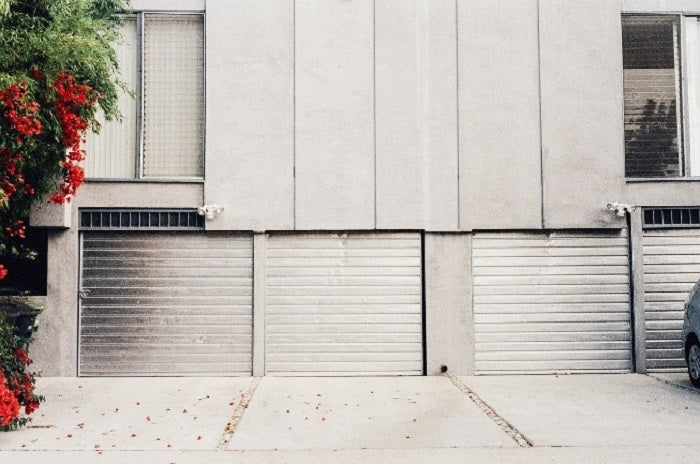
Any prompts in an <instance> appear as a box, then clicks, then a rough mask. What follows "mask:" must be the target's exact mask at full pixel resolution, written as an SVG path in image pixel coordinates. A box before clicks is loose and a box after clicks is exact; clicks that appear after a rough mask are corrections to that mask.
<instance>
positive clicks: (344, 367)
mask: <svg viewBox="0 0 700 464" xmlns="http://www.w3.org/2000/svg"><path fill="white" fill-rule="evenodd" d="M265 320H266V324H265V334H266V345H265V346H266V353H265V365H266V373H267V374H271V375H420V374H422V372H423V356H422V353H423V348H422V324H423V321H422V283H421V237H420V235H419V234H417V233H401V234H398V233H392V234H389V233H387V234H369V233H368V234H347V235H346V234H330V233H324V234H304V235H273V236H270V237H269V238H268V240H267V278H266V316H265Z"/></svg>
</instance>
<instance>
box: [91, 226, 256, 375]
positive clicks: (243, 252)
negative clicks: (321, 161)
mask: <svg viewBox="0 0 700 464" xmlns="http://www.w3.org/2000/svg"><path fill="white" fill-rule="evenodd" d="M82 244H83V246H82V268H81V274H82V277H81V288H82V290H84V291H85V292H86V293H87V295H88V296H86V297H83V298H82V299H81V301H82V303H81V310H80V363H79V370H80V375H95V376H108V375H130V376H131V375H148V376H151V375H250V374H251V369H252V287H253V244H252V237H250V236H241V235H233V234H223V233H222V234H218V233H217V234H212V233H208V234H203V233H136V232H127V233H104V232H94V233H84V234H83V240H82Z"/></svg>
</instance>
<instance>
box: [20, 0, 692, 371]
mask: <svg viewBox="0 0 700 464" xmlns="http://www.w3.org/2000/svg"><path fill="white" fill-rule="evenodd" d="M132 5H133V7H134V10H135V11H136V12H137V14H136V16H135V17H134V19H133V21H132V22H128V23H127V24H133V34H132V35H133V41H134V42H135V43H138V44H140V45H135V46H134V47H135V48H134V50H136V52H134V53H133V57H134V60H135V61H134V63H135V64H134V65H133V70H134V71H133V72H134V74H133V82H134V85H136V86H137V87H138V88H139V91H138V92H137V98H136V103H134V105H133V106H134V108H133V109H131V110H130V109H129V108H128V107H127V106H125V107H124V108H127V109H126V111H127V112H128V111H133V114H134V119H133V120H134V130H133V131H132V132H131V133H130V134H131V135H129V136H128V137H132V136H133V140H131V139H129V140H131V141H130V142H127V141H125V140H126V139H125V137H127V136H125V135H123V134H122V133H120V132H113V133H112V134H113V137H112V138H111V139H109V138H108V137H107V136H105V135H101V137H102V139H101V140H102V142H95V143H93V142H90V145H89V147H92V148H94V150H95V151H97V152H99V153H100V155H99V156H102V158H100V159H102V160H110V159H112V158H115V159H116V158H118V159H119V160H121V161H118V162H124V163H126V161H124V159H126V158H129V159H130V161H129V163H131V164H129V166H130V167H127V168H125V169H126V171H123V170H122V171H120V169H121V168H114V167H113V166H112V167H110V166H108V165H107V164H104V165H98V164H95V165H94V166H93V167H88V176H89V178H88V182H87V183H86V184H85V185H84V186H83V187H82V189H81V191H80V192H79V194H78V196H77V197H76V198H75V200H74V201H73V202H72V203H71V205H70V207H69V211H68V212H66V211H64V210H61V211H45V209H46V208H44V210H41V211H40V210H37V211H35V214H34V215H33V217H32V226H34V227H45V228H46V229H47V230H48V263H47V267H48V282H47V292H46V293H47V295H46V297H47V298H46V302H47V303H46V305H47V308H46V310H45V311H44V313H43V314H42V316H41V328H40V331H39V332H38V333H37V336H36V337H37V338H36V341H35V343H34V345H33V347H32V348H33V350H34V357H35V358H36V363H37V365H38V366H39V368H40V369H41V370H42V371H43V373H44V374H45V375H60V376H76V375H199V374H203V373H207V374H217V375H255V376H259V375H309V374H313V375H366V374H376V375H424V374H425V375H434V374H437V373H439V372H440V371H441V369H443V368H444V367H446V368H447V369H448V371H449V372H451V373H455V374H459V375H471V374H475V373H476V374H490V373H493V374H498V373H515V372H538V373H549V372H631V371H636V372H645V371H647V370H657V371H664V370H678V369H682V368H683V366H684V363H683V359H682V356H683V347H682V346H681V345H680V327H681V324H682V317H683V300H684V298H685V293H687V291H688V290H689V289H690V287H691V286H692V284H693V283H694V282H695V281H697V279H698V278H700V218H699V217H698V211H699V210H700V182H698V180H699V179H700V177H697V176H696V174H695V172H694V169H693V166H694V165H693V162H692V161H693V153H694V151H693V148H692V145H693V143H694V142H695V139H694V135H693V134H694V131H693V127H694V126H693V122H694V121H695V119H693V118H694V117H695V116H694V115H695V113H696V112H695V110H694V109H695V108H696V107H698V111H697V113H698V114H700V105H698V102H697V101H695V100H696V99H697V97H696V92H697V91H696V90H695V87H694V86H695V85H698V86H700V78H699V79H697V80H696V79H695V72H696V71H695V68H694V63H695V60H696V58H694V55H693V52H698V53H699V54H700V48H696V47H697V45H696V42H697V41H694V40H693V37H696V36H697V34H698V32H697V30H696V25H695V23H696V22H697V16H700V2H698V1H696V0H584V1H578V2H571V1H568V0H497V1H494V0H410V1H395V0H296V1H294V0H257V1H249V0H238V1H231V0H206V1H205V0H178V1H165V0H133V1H132ZM171 20H172V21H174V22H175V23H177V21H180V22H181V23H182V24H180V23H177V25H176V26H174V27H175V29H172V30H171V29H168V27H170V26H168V24H170V23H168V21H171ZM693 21H695V22H693ZM185 22H187V24H184V23H185ZM626 27H627V28H628V29H625V28H626ZM161 31H163V32H161ZM626 31H627V32H626ZM650 31H651V32H650ZM669 31H670V32H669ZM158 34H162V35H158ZM187 34H190V35H187ZM192 34H194V35H192ZM625 34H627V35H625ZM645 34H651V35H654V34H657V35H656V36H658V35H659V34H660V35H662V36H663V37H664V40H667V41H670V43H671V45H670V46H669V47H670V48H668V50H670V52H669V51H668V50H666V49H664V50H661V51H659V52H658V54H659V56H661V55H663V53H670V54H671V55H670V56H671V58H670V63H671V64H670V65H663V64H658V63H657V62H654V63H652V64H650V65H648V66H646V65H644V64H638V63H636V62H635V64H633V65H628V64H627V63H629V62H631V61H630V60H632V59H631V58H628V57H629V56H632V55H633V54H634V53H638V52H637V51H635V50H637V49H636V48H634V46H633V45H634V44H635V43H637V42H635V41H636V40H642V41H643V39H644V37H646V35H645ZM664 34H666V35H664ZM694 34H695V35H694ZM656 36H654V37H656ZM129 37H132V36H129ZM150 37H153V40H152V41H151V39H150ZM178 37H186V38H187V40H184V41H182V42H183V43H185V45H186V46H185V45H183V44H182V43H178V42H173V43H170V42H166V43H165V45H164V46H162V45H163V44H162V43H161V42H160V41H163V40H174V41H176V40H177V39H178ZM193 37H194V38H196V40H194V39H192V38H193ZM624 37H627V39H624V40H623V38H624ZM640 37H641V39H640ZM149 41H150V42H149ZM127 42H128V40H127ZM151 42H153V43H151ZM195 42H196V43H199V44H200V45H199V48H197V47H196V46H194V45H192V44H193V43H195ZM628 42H629V43H628ZM630 44H632V45H630ZM127 45H128V44H127ZM159 45H161V48H165V49H166V50H160V49H159V48H158V46H159ZM187 47H190V48H191V50H190V49H189V48H187ZM185 49H187V50H190V51H186V52H185V51H183V52H182V53H183V54H186V53H189V55H187V56H186V57H185V58H182V59H181V60H180V61H182V63H185V64H186V63H191V62H194V63H195V65H194V68H197V64H196V63H199V62H201V70H199V71H198V70H197V69H195V70H194V71H191V68H192V66H190V67H183V68H182V69H184V71H183V70H181V69H179V68H178V69H175V70H173V69H170V68H168V66H169V64H168V63H169V62H168V61H167V60H169V59H170V58H168V57H170V56H174V57H175V58H173V60H174V61H177V60H178V59H180V58H181V57H180V55H178V54H177V53H178V50H185ZM173 50H175V51H174V52H173ZM125 53H126V52H125ZM168 53H170V54H168ZM172 53H174V55H172ZM644 53H646V52H644ZM650 53H651V52H650ZM125 56H132V55H128V54H127V55H125ZM635 56H636V55H635ZM640 56H646V55H643V54H642V55H640ZM654 56H656V55H654ZM159 57H165V58H162V59H159ZM197 60H199V61H197ZM640 60H641V58H640ZM632 61H634V60H632ZM642 61H643V60H642ZM661 61H663V60H661V58H659V62H661ZM667 61H668V60H667ZM697 61H698V62H700V55H699V56H698V58H697ZM162 62H165V64H163V63H162ZM159 66H160V67H159ZM183 66H185V65H183ZM188 66H189V65H188ZM645 66H646V67H645ZM669 66H670V68H669ZM194 68H192V69H194ZM125 69H126V70H127V71H128V70H129V69H131V68H129V67H128V66H127V67H126V68H125ZM150 69H155V70H156V71H154V72H153V73H151V74H149V72H150V71H149V70H150ZM698 69H700V67H699V68H698ZM649 70H651V71H649ZM659 70H661V71H664V73H665V74H664V73H662V74H664V75H670V76H671V77H670V79H671V81H670V82H671V84H670V85H671V88H672V90H671V94H672V95H671V96H670V97H668V98H669V99H670V100H672V101H673V106H674V107H675V110H674V111H675V113H674V114H672V115H671V112H670V111H667V113H668V114H669V116H667V118H666V119H664V121H666V122H667V123H668V121H671V122H673V123H675V124H676V126H675V129H674V130H675V132H673V131H672V136H671V138H672V139H673V140H672V145H673V146H672V147H671V149H670V152H672V153H674V154H675V156H676V158H677V161H672V162H671V163H670V164H668V163H667V164H666V165H665V166H666V167H667V168H668V166H671V167H674V166H676V165H678V166H680V167H678V166H676V168H675V169H676V170H675V171H673V170H672V169H670V168H668V169H667V171H668V172H665V174H664V175H660V174H658V173H652V174H651V175H644V176H637V175H635V176H631V175H629V173H630V172H632V170H631V168H630V166H631V165H632V164H634V163H637V161H634V160H636V159H637V158H633V154H631V153H632V148H630V147H632V146H633V142H635V143H636V142H637V141H638V140H640V139H639V137H638V138H637V139H634V137H635V136H638V134H637V133H635V132H634V131H635V130H637V132H639V131H641V129H639V127H638V126H640V125H641V124H642V123H640V122H639V121H638V120H637V119H634V117H636V116H634V115H631V113H630V111H631V110H630V108H631V107H632V106H633V104H634V102H635V101H637V100H639V101H642V103H643V104H646V103H647V102H646V100H645V98H646V97H645V95H646V96H648V95H651V96H648V99H654V98H656V97H655V96H654V95H656V93H659V92H661V91H660V90H658V91H657V90H656V89H652V90H649V89H646V90H639V89H638V88H632V87H631V85H632V84H631V83H637V82H642V81H643V82H649V81H650V80H651V81H653V82H656V81H654V79H656V78H655V77H651V78H649V79H647V80H644V79H645V78H646V77H645V76H652V75H653V76H656V75H657V74H659V72H660V71H659ZM190 71H191V72H190ZM647 71H648V73H647V74H644V73H645V72H647ZM125 72H126V71H125ZM158 72H161V73H162V74H163V75H173V74H177V75H182V76H189V77H187V78H185V77H183V78H182V79H181V80H178V81H177V82H176V83H175V84H173V83H166V84H161V83H160V82H159V81H157V79H155V78H153V77H152V76H154V75H157V73H158ZM187 73H190V74H187ZM654 73H656V74H654ZM630 76H631V77H630ZM639 76H641V77H639ZM150 79H154V80H153V82H151V80H150ZM188 79H189V80H188ZM127 80H128V79H127ZM653 82H652V84H653ZM169 85H170V87H168V86H169ZM659 85H660V86H661V84H659ZM159 86H160V87H159ZM172 86H175V87H172ZM178 86H179V87H178ZM187 86H190V87H191V91H187V89H189V88H190V87H187ZM674 86H675V87H674ZM173 88H175V89H176V90H172V89H173ZM163 89H165V90H163ZM183 89H184V91H183ZM673 89H675V92H674V90H673ZM159 91H162V92H164V93H163V94H162V95H161V94H159V93H158V92H159ZM647 91H648V92H650V93H648V95H647V94H645V93H644V92H647ZM178 92H180V93H178ZM655 92H656V93H655ZM174 94H177V95H178V97H177V98H178V99H179V100H175V103H176V104H173V103H172V101H170V100H168V98H171V97H172V95H174ZM197 95H201V98H200V97H198V96H197ZM640 95H642V96H640ZM198 98H200V100H201V101H200V100H198ZM161 99H164V100H162V101H165V102H166V103H162V101H161ZM635 99H636V100H635ZM640 99H641V100H640ZM149 100H150V101H149ZM670 100H669V101H670ZM168 102H170V103H168ZM178 102H186V103H182V104H181V105H178ZM630 102H631V103H630ZM125 105H128V103H125ZM159 105H160V106H159ZM668 107H670V104H669V105H668ZM163 108H167V110H166V109H163ZM172 108H176V110H177V111H176V110H172ZM183 108H184V109H183ZM198 108H199V109H198ZM168 111H171V112H168ZM640 111H642V110H640ZM654 111H657V113H653V111H652V113H653V114H652V116H653V115H654V114H656V115H658V111H660V110H659V108H658V107H657V108H656V110H654ZM175 113H177V114H175ZM667 113H664V114H667ZM126 119H128V118H126ZM192 121H194V123H192ZM159 124H161V125H162V127H161V126H160V125H159ZM168 124H170V126H168ZM192 124H194V125H192ZM635 124H636V126H635ZM669 124H670V123H669ZM173 125H177V127H178V128H179V129H172V127H171V126H173ZM190 126H191V127H190ZM168 127H170V129H168ZM655 127H656V126H655ZM115 130H116V129H115ZM119 130H124V129H123V128H122V129H119ZM169 130H170V132H168V131H169ZM665 130H666V132H665V133H668V130H669V129H668V127H666V128H665ZM159 131H160V132H159ZM114 134H116V135H114ZM119 134H122V135H119ZM162 134H165V135H162ZM183 134H185V135H183ZM186 134H194V135H186ZM635 134H636V135H635ZM673 134H675V135H673ZM652 135H653V134H652ZM106 137H107V138H106ZM179 137H183V138H182V139H180V138H179ZM187 137H190V138H187ZM192 137H194V138H192ZM670 143H671V142H670ZM697 143H698V144H700V139H698V140H697ZM130 144H133V147H134V150H133V151H132V150H130V149H129V150H126V153H127V155H117V154H115V153H117V151H119V150H118V149H117V148H119V149H121V148H122V147H124V146H127V147H131V146H132V145H130ZM198 144H199V145H198ZM200 145H201V151H200V152H199V154H192V152H193V151H196V150H197V149H198V148H197V147H199V146H200ZM634 146H635V147H636V146H637V145H634ZM182 147H186V148H182ZM187 147H195V148H187ZM626 147H627V148H626ZM679 147H682V148H679ZM696 150H698V151H700V148H697V149H696ZM176 154H177V156H181V157H184V158H182V159H185V158H187V160H190V161H191V162H193V163H194V164H193V165H191V163H190V164H187V163H185V162H184V161H182V159H181V158H172V159H171V158H169V157H171V156H172V157H175V156H176ZM190 155H191V156H190ZM88 156H91V153H90V152H89V153H88ZM119 156H121V157H122V158H119ZM124 156H126V158H124ZM634 156H636V154H634ZM650 156H652V157H653V155H650ZM192 160H194V161H192ZM644 160H647V158H644ZM190 161H188V162H190ZM96 163H97V162H96ZM105 163H106V162H105ZM159 163H160V164H159ZM183 163H184V164H183ZM639 163H641V162H639ZM639 163H638V164H639ZM673 163H676V164H673ZM132 165H133V166H132ZM636 165H637V164H635V166H636ZM124 166H126V164H124ZM172 166H177V167H178V169H182V170H180V171H174V174H173V173H171V172H170V171H168V170H167V169H166V168H169V167H172ZM645 166H646V165H645ZM124 172H127V174H124ZM635 172H636V171H635ZM150 173H155V174H150ZM609 205H612V207H609ZM616 205H618V208H617V210H615V206H616ZM206 206H209V208H208V209H207V210H206V211H202V212H204V213H205V214H204V215H203V216H197V209H198V208H205V207H206ZM618 213H619V214H618ZM193 218H195V219H193ZM196 218H198V219H196ZM443 366H444V367H443Z"/></svg>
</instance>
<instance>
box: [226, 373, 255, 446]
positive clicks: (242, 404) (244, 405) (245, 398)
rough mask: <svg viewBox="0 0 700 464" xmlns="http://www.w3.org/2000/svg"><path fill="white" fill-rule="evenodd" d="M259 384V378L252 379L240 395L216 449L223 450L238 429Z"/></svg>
mask: <svg viewBox="0 0 700 464" xmlns="http://www.w3.org/2000/svg"><path fill="white" fill-rule="evenodd" d="M259 383H260V377H253V379H252V381H251V382H250V385H249V386H248V389H247V390H246V391H245V392H244V393H243V394H242V395H241V399H240V400H239V401H238V404H237V405H236V407H235V408H234V410H233V414H231V418H230V419H229V421H228V424H226V428H225V429H224V433H223V434H222V435H221V438H219V443H218V444H217V446H216V449H218V450H223V449H225V448H226V445H228V442H229V441H230V440H231V437H232V436H233V434H234V433H236V430H237V429H238V424H240V422H241V420H242V419H243V414H245V411H246V409H248V405H249V404H250V400H251V399H252V398H253V393H255V389H256V388H258V384H259Z"/></svg>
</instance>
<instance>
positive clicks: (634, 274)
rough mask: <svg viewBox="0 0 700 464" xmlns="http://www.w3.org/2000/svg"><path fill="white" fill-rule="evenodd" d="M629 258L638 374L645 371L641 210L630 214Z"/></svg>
mask: <svg viewBox="0 0 700 464" xmlns="http://www.w3.org/2000/svg"><path fill="white" fill-rule="evenodd" d="M629 234H630V244H631V246H630V251H629V252H630V258H631V264H632V270H631V273H630V278H631V281H632V299H633V300H632V315H633V317H634V327H633V328H632V330H633V331H634V347H633V349H634V357H635V365H634V371H635V372H637V373H640V374H643V373H645V372H646V371H647V370H646V369H647V352H646V329H645V325H644V323H645V313H644V249H643V247H642V239H643V230H642V208H637V209H636V210H634V211H632V212H631V213H630V227H629Z"/></svg>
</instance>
